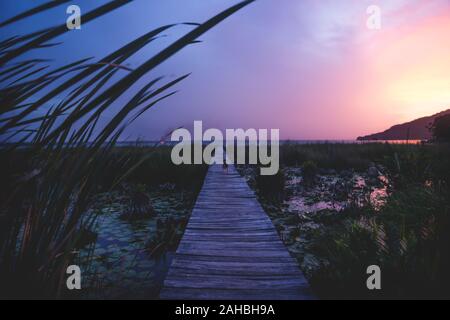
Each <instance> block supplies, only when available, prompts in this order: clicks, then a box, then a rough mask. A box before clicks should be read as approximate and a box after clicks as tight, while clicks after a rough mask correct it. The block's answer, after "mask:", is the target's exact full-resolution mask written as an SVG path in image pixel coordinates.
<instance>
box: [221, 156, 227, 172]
mask: <svg viewBox="0 0 450 320" xmlns="http://www.w3.org/2000/svg"><path fill="white" fill-rule="evenodd" d="M222 168H223V172H224V173H228V163H227V160H226V159H223V164H222Z"/></svg>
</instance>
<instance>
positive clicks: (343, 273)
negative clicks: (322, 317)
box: [239, 143, 450, 298]
mask: <svg viewBox="0 0 450 320" xmlns="http://www.w3.org/2000/svg"><path fill="white" fill-rule="evenodd" d="M280 156H281V167H282V170H281V171H280V173H279V174H278V175H276V176H266V177H261V176H258V175H257V170H256V169H255V168H254V167H251V166H240V167H239V171H240V172H241V174H243V175H244V176H245V177H246V178H247V180H248V183H249V184H250V186H252V187H253V188H254V190H255V191H256V193H257V195H258V197H259V200H260V201H261V203H262V205H263V207H264V208H265V210H266V212H268V214H269V216H270V217H271V218H272V221H273V223H274V225H275V226H276V228H277V230H278V232H279V234H280V237H281V238H282V239H283V241H284V243H285V244H286V245H287V247H288V249H289V251H290V252H291V254H292V255H293V256H294V257H295V258H296V259H297V260H298V262H299V266H300V267H301V269H302V270H303V272H304V273H305V275H306V276H307V278H308V279H309V282H310V284H311V286H312V288H313V289H314V290H315V292H316V293H317V295H318V296H319V297H321V298H442V297H449V296H450V292H449V289H448V288H449V285H450V276H449V274H448V272H447V271H446V270H448V268H449V267H450V251H449V250H448V244H449V243H450V189H449V187H450V184H449V183H450V148H449V147H448V145H446V144H441V145H439V144H425V145H392V144H383V143H376V144H307V145H298V144H295V143H292V144H286V145H283V146H281V150H280ZM373 264H375V265H379V266H380V267H381V272H382V290H380V291H369V290H367V287H366V279H367V274H366V268H367V267H368V266H369V265H373Z"/></svg>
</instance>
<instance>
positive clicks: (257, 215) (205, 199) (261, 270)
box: [160, 165, 313, 300]
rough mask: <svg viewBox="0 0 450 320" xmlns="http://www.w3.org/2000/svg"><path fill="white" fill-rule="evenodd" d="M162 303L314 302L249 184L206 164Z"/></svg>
mask: <svg viewBox="0 0 450 320" xmlns="http://www.w3.org/2000/svg"><path fill="white" fill-rule="evenodd" d="M160 298H162V299H262V300H270V299H281V300H284V299H312V298H313V295H312V294H311V292H310V289H309V285H308V283H307V281H306V279H305V277H304V276H303V274H302V272H301V271H300V270H299V268H298V264H297V262H296V261H295V260H294V259H293V258H292V257H291V256H290V255H289V252H288V251H287V249H286V247H285V246H284V245H283V243H282V242H281V240H280V238H279V236H278V234H277V232H276V231H275V228H274V226H273V224H272V222H271V220H270V219H269V217H268V216H267V214H266V213H265V212H264V210H263V209H262V207H261V205H260V204H259V203H258V201H257V199H256V197H255V195H254V193H253V191H252V190H251V189H250V188H249V187H248V185H247V182H246V181H245V179H244V178H242V177H241V176H240V175H239V174H238V173H237V171H236V169H235V168H234V166H231V165H230V166H229V168H228V173H225V172H224V171H223V169H222V167H221V166H219V165H212V166H210V168H209V170H208V173H207V175H206V177H205V181H204V184H203V187H202V190H201V191H200V194H199V196H198V199H197V201H196V203H195V206H194V209H193V210H192V214H191V218H190V219H189V222H188V225H187V227H186V231H185V234H184V235H183V238H182V239H181V242H180V244H179V246H178V249H177V252H176V254H175V256H174V258H173V261H172V264H171V266H170V269H169V271H168V274H167V277H166V279H165V281H164V286H163V289H162V290H161V293H160Z"/></svg>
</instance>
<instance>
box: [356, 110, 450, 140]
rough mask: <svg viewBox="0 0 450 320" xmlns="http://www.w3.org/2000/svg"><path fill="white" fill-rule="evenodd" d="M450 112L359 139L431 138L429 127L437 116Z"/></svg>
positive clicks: (442, 113) (443, 112)
mask: <svg viewBox="0 0 450 320" xmlns="http://www.w3.org/2000/svg"><path fill="white" fill-rule="evenodd" d="M446 114H450V109H448V110H445V111H442V112H439V113H436V114H434V115H432V116H428V117H423V118H419V119H416V120H413V121H410V122H406V123H403V124H397V125H395V126H393V127H391V128H389V129H387V130H385V131H383V132H379V133H374V134H370V135H367V136H362V137H358V138H357V140H360V141H361V140H429V139H431V132H430V130H429V127H430V126H431V125H432V124H433V122H434V119H436V118H437V117H440V116H443V115H446Z"/></svg>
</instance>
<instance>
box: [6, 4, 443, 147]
mask: <svg viewBox="0 0 450 320" xmlns="http://www.w3.org/2000/svg"><path fill="white" fill-rule="evenodd" d="M43 2H46V1H35V0H33V1H31V0H21V1H13V0H9V1H1V4H0V9H1V10H0V11H1V13H0V19H1V20H4V19H6V18H7V17H10V16H12V15H14V14H17V13H19V12H21V11H23V10H24V9H28V8H31V7H33V6H36V5H37V4H39V3H43ZM105 2H106V1H92V0H81V1H73V2H72V3H73V4H78V5H80V7H81V9H82V11H83V12H87V11H89V10H91V9H92V8H94V7H97V6H99V5H101V4H103V3H105ZM237 2H238V1H230V0H210V1H209V0H208V1H205V0H160V1H156V0H155V1H148V0H135V1H134V2H133V3H131V4H128V5H126V6H125V7H123V8H121V9H119V10H117V11H115V12H113V13H111V14H109V15H108V16H105V17H103V18H101V19H99V20H97V21H95V22H92V23H88V24H85V25H82V30H79V31H71V32H68V33H67V34H65V35H64V36H62V37H61V38H60V39H58V40H61V41H64V45H62V46H59V47H55V48H51V49H49V50H46V51H39V52H46V53H47V54H48V56H45V58H52V59H54V60H55V65H58V64H62V63H68V62H70V61H73V60H75V59H79V58H82V57H87V56H93V55H94V56H96V57H98V58H101V57H102V56H103V55H105V54H107V53H109V52H111V51H113V50H115V49H116V48H118V47H120V46H121V45H124V44H125V43H127V42H129V41H131V40H132V39H134V38H136V37H138V36H140V35H142V34H144V33H146V32H148V31H149V30H151V29H153V28H155V27H157V26H160V25H162V24H167V23H176V22H186V21H194V22H203V21H205V20H206V19H207V18H209V17H211V16H212V15H214V14H216V13H218V12H219V11H221V10H223V9H225V8H227V7H228V6H230V5H232V4H234V3H237ZM372 4H375V5H378V6H379V7H380V8H381V29H380V30H369V28H367V26H366V20H367V18H368V15H367V13H366V9H367V7H368V6H369V5H372ZM65 9H66V5H63V6H60V7H57V8H55V9H53V10H51V11H49V12H46V13H44V14H41V15H39V16H37V17H33V19H31V20H30V21H24V22H21V23H17V24H15V25H14V26H11V27H8V28H4V29H1V30H0V37H1V38H2V39H4V38H6V37H7V36H11V35H14V34H22V33H26V32H28V31H30V30H35V29H40V28H43V27H45V26H52V25H56V24H61V23H64V22H65V19H66V17H67V15H66V14H65ZM190 28H192V27H189V26H179V27H176V28H174V29H171V30H169V31H168V32H166V35H167V37H165V38H162V39H160V40H158V41H157V42H155V43H152V44H150V45H149V46H148V48H146V49H145V50H143V51H142V52H141V53H139V54H138V55H135V56H133V57H132V58H131V59H130V60H129V63H130V64H129V67H131V68H134V67H136V66H138V65H139V64H140V63H142V62H144V61H145V59H147V58H148V57H150V56H151V54H154V53H155V52H157V51H158V50H160V49H161V48H163V46H164V45H167V44H168V43H170V42H171V41H173V40H175V39H177V38H178V37H179V36H181V35H182V34H184V33H185V32H187V31H188V30H190ZM201 40H202V43H199V44H195V45H192V46H190V47H188V48H186V49H185V50H183V51H181V52H180V53H178V54H177V55H176V56H174V57H172V58H171V59H170V60H168V61H167V62H166V63H164V65H163V66H161V67H159V68H158V69H157V70H155V71H154V72H153V73H152V74H150V75H148V76H146V77H145V79H142V80H143V81H142V83H141V82H139V83H136V86H137V88H139V86H140V85H141V84H143V83H145V81H148V80H149V79H151V78H154V77H155V76H159V75H163V76H166V77H167V79H172V78H174V77H176V76H179V75H182V74H184V73H187V72H192V75H191V76H190V77H189V78H188V79H186V80H185V81H184V82H182V83H181V84H179V85H178V89H179V90H180V92H179V93H178V94H177V95H176V96H174V97H172V98H170V99H168V100H166V101H164V102H162V103H160V104H159V105H157V106H156V107H155V108H154V109H151V110H149V111H148V112H147V113H146V114H145V115H144V116H142V117H141V118H140V119H139V120H138V121H137V122H135V123H134V125H133V126H132V127H130V128H129V129H128V131H127V136H126V138H129V139H131V138H137V137H140V138H143V139H155V138H159V137H160V136H161V135H163V134H164V133H165V132H167V131H169V130H171V129H173V128H176V127H179V126H186V127H189V126H191V125H192V122H193V121H194V120H203V121H204V123H205V124H204V125H205V126H206V127H217V128H240V127H241V128H279V129H280V134H281V138H283V139H354V138H356V137H357V136H359V135H364V134H368V133H373V132H377V131H381V130H384V129H386V128H388V127H389V126H391V125H393V124H396V123H401V122H405V121H409V120H412V119H415V118H417V117H420V116H426V115H431V114H434V113H437V112H439V111H442V110H444V109H448V108H450V0H369V1H365V0H334V1H331V0H281V1H280V0H259V1H256V2H255V3H254V4H251V5H250V6H248V7H247V8H244V9H243V10H242V11H240V12H238V13H237V14H236V15H234V16H232V17H231V18H229V19H227V20H226V21H225V22H223V23H222V24H221V25H219V26H218V27H216V28H215V29H213V30H211V31H210V32H208V33H207V34H205V35H204V36H202V37H201ZM36 55H37V52H31V53H28V54H27V56H32V57H36ZM41 57H42V56H41ZM123 72H126V71H123ZM128 98H129V97H128ZM121 100H122V101H126V100H127V97H122V99H121Z"/></svg>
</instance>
